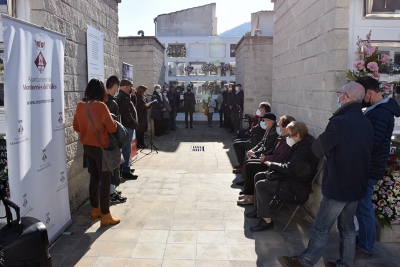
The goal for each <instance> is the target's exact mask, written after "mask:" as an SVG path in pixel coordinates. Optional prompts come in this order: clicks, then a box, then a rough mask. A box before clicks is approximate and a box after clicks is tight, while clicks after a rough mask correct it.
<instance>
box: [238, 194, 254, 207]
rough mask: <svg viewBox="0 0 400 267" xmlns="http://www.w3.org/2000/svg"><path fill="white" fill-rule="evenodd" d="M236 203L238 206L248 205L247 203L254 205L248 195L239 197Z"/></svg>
mask: <svg viewBox="0 0 400 267" xmlns="http://www.w3.org/2000/svg"><path fill="white" fill-rule="evenodd" d="M237 204H238V205H239V206H248V205H254V201H253V200H251V198H249V197H248V196H245V197H244V198H243V199H239V200H238V201H237Z"/></svg>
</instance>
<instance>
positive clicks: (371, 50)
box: [365, 43, 375, 57]
mask: <svg viewBox="0 0 400 267" xmlns="http://www.w3.org/2000/svg"><path fill="white" fill-rule="evenodd" d="M374 52H375V47H374V46H371V45H370V44H368V43H367V47H366V48H365V53H366V54H367V56H369V57H370V56H371V55H372V54H373V53H374Z"/></svg>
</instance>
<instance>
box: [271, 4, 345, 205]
mask: <svg viewBox="0 0 400 267" xmlns="http://www.w3.org/2000/svg"><path fill="white" fill-rule="evenodd" d="M274 2H275V5H274V9H275V25H274V42H273V43H274V46H273V66H274V69H273V83H272V87H273V90H272V105H273V109H274V111H276V112H277V113H278V115H284V114H287V115H292V116H294V117H295V118H296V119H297V120H299V121H303V122H305V123H306V124H307V126H308V128H309V130H310V133H311V134H312V135H313V136H315V137H317V136H318V135H319V134H321V133H322V132H323V131H324V129H325V127H326V125H327V123H328V119H329V117H331V116H332V113H333V112H334V111H335V110H336V100H337V95H336V92H337V91H339V89H340V88H341V87H342V86H343V84H344V83H346V75H345V72H346V70H347V57H348V44H349V2H350V1H348V0H307V1H303V0H301V1H300V0H291V1H289V0H276V1H274ZM320 182H321V181H318V182H317V183H316V184H315V187H314V192H315V193H314V194H312V195H311V198H310V200H309V207H310V208H311V210H312V211H313V212H314V213H315V212H316V210H317V209H318V207H319V200H320V199H321V193H320V186H319V184H320Z"/></svg>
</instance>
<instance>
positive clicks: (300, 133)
mask: <svg viewBox="0 0 400 267" xmlns="http://www.w3.org/2000/svg"><path fill="white" fill-rule="evenodd" d="M286 129H287V134H288V138H287V139H286V141H287V144H288V145H289V146H291V149H290V152H289V155H288V156H287V158H286V160H285V161H284V163H277V162H270V161H266V165H267V166H269V171H273V172H274V175H282V178H280V179H278V180H267V179H266V175H265V172H259V173H257V174H256V176H255V178H254V180H255V183H256V185H255V196H254V197H255V200H256V201H255V202H254V206H255V210H253V211H251V212H250V213H247V214H246V216H247V217H250V218H256V217H258V218H260V220H259V222H258V223H257V224H256V225H254V226H252V227H250V230H251V231H264V230H270V229H272V228H273V226H274V222H273V221H272V219H271V214H270V207H269V203H270V201H271V199H272V197H273V196H274V195H275V194H276V193H277V192H279V188H280V185H281V183H283V182H293V183H294V187H295V188H296V187H299V188H300V187H301V188H303V187H304V186H307V187H309V190H311V181H312V179H313V177H314V175H315V174H316V172H317V165H318V158H317V157H316V156H315V155H314V154H313V152H312V151H311V145H312V143H313V141H314V138H313V137H312V136H311V135H310V134H309V133H308V129H307V126H306V125H305V124H304V123H303V122H299V121H293V122H291V123H289V125H288V126H287V127H286Z"/></svg>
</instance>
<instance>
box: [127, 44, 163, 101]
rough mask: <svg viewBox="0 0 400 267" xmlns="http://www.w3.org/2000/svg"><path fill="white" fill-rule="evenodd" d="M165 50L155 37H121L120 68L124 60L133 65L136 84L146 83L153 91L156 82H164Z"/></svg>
mask: <svg viewBox="0 0 400 267" xmlns="http://www.w3.org/2000/svg"><path fill="white" fill-rule="evenodd" d="M164 50H165V47H164V46H163V45H162V44H161V43H160V41H159V40H158V39H157V38H155V37H120V38H119V69H121V68H122V62H126V63H128V64H131V65H133V84H134V86H135V87H136V86H138V85H141V84H143V85H146V86H147V87H148V88H149V91H148V93H149V94H150V93H153V87H154V84H156V83H158V84H160V85H163V84H164V77H165V74H164V73H165V66H164Z"/></svg>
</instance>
